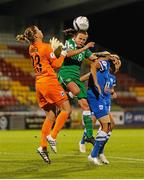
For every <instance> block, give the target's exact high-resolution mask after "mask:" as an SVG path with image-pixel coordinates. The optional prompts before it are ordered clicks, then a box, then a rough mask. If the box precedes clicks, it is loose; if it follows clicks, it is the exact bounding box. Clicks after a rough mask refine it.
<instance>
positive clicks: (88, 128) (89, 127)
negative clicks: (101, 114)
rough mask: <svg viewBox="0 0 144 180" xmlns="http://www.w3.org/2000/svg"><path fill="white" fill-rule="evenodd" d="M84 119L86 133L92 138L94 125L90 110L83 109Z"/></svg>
mask: <svg viewBox="0 0 144 180" xmlns="http://www.w3.org/2000/svg"><path fill="white" fill-rule="evenodd" d="M83 121H84V124H85V128H86V135H87V137H88V138H90V137H92V135H93V125H92V119H91V112H90V111H83Z"/></svg>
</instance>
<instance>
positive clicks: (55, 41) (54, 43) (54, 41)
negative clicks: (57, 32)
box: [49, 37, 63, 51]
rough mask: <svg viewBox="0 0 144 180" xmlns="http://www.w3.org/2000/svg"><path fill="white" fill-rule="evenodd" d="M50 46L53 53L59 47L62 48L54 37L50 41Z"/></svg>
mask: <svg viewBox="0 0 144 180" xmlns="http://www.w3.org/2000/svg"><path fill="white" fill-rule="evenodd" d="M49 42H50V44H51V47H52V49H53V51H55V50H56V49H57V48H58V47H59V46H62V45H63V44H62V43H61V42H60V41H59V40H58V39H57V38H55V37H53V38H52V39H50V41H49Z"/></svg>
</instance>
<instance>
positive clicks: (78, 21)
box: [73, 16, 89, 31]
mask: <svg viewBox="0 0 144 180" xmlns="http://www.w3.org/2000/svg"><path fill="white" fill-rule="evenodd" d="M73 27H74V29H75V30H76V31H79V30H84V31H87V30H88V28H89V20H88V18H87V17H85V16H79V17H76V18H75V19H74V20H73Z"/></svg>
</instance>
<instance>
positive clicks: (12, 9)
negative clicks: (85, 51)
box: [0, 0, 144, 66]
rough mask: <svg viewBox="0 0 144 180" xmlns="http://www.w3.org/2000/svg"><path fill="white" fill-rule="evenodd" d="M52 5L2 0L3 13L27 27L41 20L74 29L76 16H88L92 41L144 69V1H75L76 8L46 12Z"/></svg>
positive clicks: (70, 7)
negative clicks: (52, 21) (59, 23)
mask: <svg viewBox="0 0 144 180" xmlns="http://www.w3.org/2000/svg"><path fill="white" fill-rule="evenodd" d="M49 2H50V1H49V0H42V1H38V0H37V1H34V0H31V1H27V0H26V1H19V0H1V1H0V14H1V15H10V16H14V17H15V18H16V19H19V21H26V22H27V24H31V23H38V24H39V25H40V24H42V19H54V20H56V21H57V20H58V21H59V20H62V21H64V23H65V27H66V26H69V25H70V26H72V20H73V18H74V17H76V16H79V15H86V16H88V18H89V20H90V29H89V34H90V37H91V39H92V40H95V41H96V42H97V43H99V44H100V45H102V46H103V47H105V48H107V49H110V50H113V51H115V52H117V53H118V54H120V55H122V56H124V57H125V58H127V59H129V60H130V61H134V62H136V63H138V64H140V65H142V66H144V60H143V32H144V28H143V20H144V0H122V1H117V0H115V1H111V0H109V1H105V0H101V1H100V0H95V1H94V0H90V1H84V2H83V3H81V4H80V3H78V2H79V1H75V3H74V4H73V6H69V7H68V8H63V9H62V8H57V10H53V11H49V7H48V11H46V6H48V3H49ZM53 2H54V3H53V4H55V6H57V4H59V3H64V1H53ZM39 4H40V6H39ZM44 6H45V8H43V7H44ZM42 26H43V29H45V30H46V29H47V28H46V27H48V25H47V24H42Z"/></svg>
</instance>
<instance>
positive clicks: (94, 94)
mask: <svg viewBox="0 0 144 180" xmlns="http://www.w3.org/2000/svg"><path fill="white" fill-rule="evenodd" d="M99 63H100V66H101V68H100V69H99V70H98V71H97V72H96V74H97V80H98V84H99V85H100V88H101V94H99V92H98V90H97V88H96V87H95V84H94V81H93V77H92V75H90V78H89V82H88V91H87V96H88V97H87V99H88V103H89V105H90V108H91V111H92V112H94V115H95V116H96V118H98V119H99V118H101V117H103V116H105V115H107V114H108V109H107V107H106V102H105V95H106V93H105V85H106V82H107V81H108V80H109V68H110V63H109V61H99Z"/></svg>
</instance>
